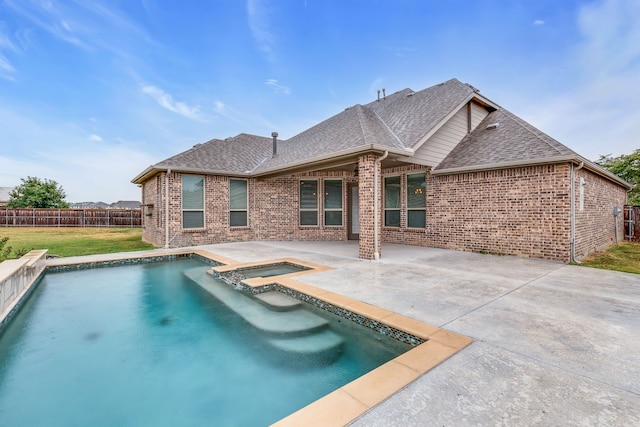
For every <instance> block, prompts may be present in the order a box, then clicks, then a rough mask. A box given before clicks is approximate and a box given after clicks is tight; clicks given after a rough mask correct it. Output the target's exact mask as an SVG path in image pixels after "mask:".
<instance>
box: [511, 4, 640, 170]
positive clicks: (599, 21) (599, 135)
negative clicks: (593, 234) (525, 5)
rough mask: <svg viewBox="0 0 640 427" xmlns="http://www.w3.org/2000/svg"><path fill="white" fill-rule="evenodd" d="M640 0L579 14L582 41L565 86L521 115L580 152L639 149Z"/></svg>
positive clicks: (591, 156) (596, 153)
mask: <svg viewBox="0 0 640 427" xmlns="http://www.w3.org/2000/svg"><path fill="white" fill-rule="evenodd" d="M638 22H640V3H638V2H637V1H635V0H606V1H604V2H600V3H597V4H592V5H588V6H584V7H583V8H582V9H581V10H580V13H579V15H578V17H577V23H578V27H579V29H580V32H581V35H582V41H581V42H580V44H578V45H577V46H575V49H574V51H573V54H572V56H571V57H570V58H569V59H568V61H567V62H568V63H570V64H573V67H571V68H568V69H567V76H565V77H564V78H565V79H566V80H567V84H566V86H567V89H566V90H565V91H564V92H562V93H557V94H555V95H554V96H551V97H549V98H547V99H543V100H541V102H543V103H544V105H541V104H540V103H537V104H532V105H531V106H530V108H531V111H529V113H528V114H525V115H523V117H526V118H527V119H528V120H530V121H531V122H532V123H533V124H534V125H536V126H537V127H539V128H541V129H543V130H544V131H545V132H547V133H549V134H550V135H551V136H553V137H554V138H556V139H558V140H559V141H560V142H562V143H564V144H565V145H568V146H569V147H570V148H572V149H573V150H575V151H577V152H578V153H579V154H582V155H583V156H585V157H587V158H589V159H590V160H596V159H597V158H598V156H599V155H600V154H613V155H619V154H623V153H625V154H626V153H630V152H631V151H633V150H634V149H636V148H638V147H640V142H639V140H638V137H637V135H640V109H638V107H637V102H638V101H637V100H638V99H639V98H640V84H638V76H640V43H638V40H640V26H638V25H637V23H638Z"/></svg>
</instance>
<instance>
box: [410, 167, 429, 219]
mask: <svg viewBox="0 0 640 427" xmlns="http://www.w3.org/2000/svg"><path fill="white" fill-rule="evenodd" d="M426 190H427V181H426V179H425V174H423V173H416V174H411V175H407V227H409V228H424V227H425V226H426V206H427V198H426V193H427V191H426Z"/></svg>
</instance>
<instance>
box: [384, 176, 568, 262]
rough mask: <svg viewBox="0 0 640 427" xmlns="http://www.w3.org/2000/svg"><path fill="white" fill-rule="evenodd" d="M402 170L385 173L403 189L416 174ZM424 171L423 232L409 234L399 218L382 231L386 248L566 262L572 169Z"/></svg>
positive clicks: (402, 218)
mask: <svg viewBox="0 0 640 427" xmlns="http://www.w3.org/2000/svg"><path fill="white" fill-rule="evenodd" d="M404 169H405V168H398V169H392V170H384V171H383V173H384V174H385V175H387V174H390V175H394V174H395V175H397V174H398V173H400V174H401V177H402V179H401V184H402V186H403V188H404V186H405V182H406V181H405V179H406V173H407V172H409V173H415V171H416V170H417V169H418V168H416V167H415V166H411V167H408V168H406V170H404ZM424 170H425V172H427V176H426V180H427V193H426V194H427V210H426V215H427V220H426V223H427V225H426V227H425V229H424V230H422V229H410V228H406V226H404V224H405V222H404V221H406V220H405V219H404V216H401V227H400V228H383V238H384V241H385V242H390V243H401V244H411V245H420V246H430V247H439V248H446V249H457V250H464V251H475V252H488V253H497V254H509V255H517V256H523V257H534V258H546V259H554V260H562V261H568V259H569V234H570V226H569V172H568V165H549V166H534V167H524V168H513V169H503V170H496V171H483V172H473V173H464V174H454V175H446V176H441V175H439V176H434V175H431V174H430V173H429V171H428V170H427V169H424ZM405 203H406V201H405V200H404V194H403V198H402V199H401V207H402V208H404V206H405ZM401 212H403V211H402V210H401Z"/></svg>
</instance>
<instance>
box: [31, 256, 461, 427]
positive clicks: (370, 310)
mask: <svg viewBox="0 0 640 427" xmlns="http://www.w3.org/2000/svg"><path fill="white" fill-rule="evenodd" d="M190 255H198V256H200V257H203V258H205V259H208V260H210V261H213V262H216V263H220V264H223V265H220V266H214V267H213V270H215V271H218V272H226V271H231V270H236V269H239V268H247V267H255V266H262V265H265V264H275V263H282V262H289V263H292V264H297V265H301V266H304V267H307V268H308V269H307V270H302V271H298V272H294V273H288V274H284V275H279V276H272V277H264V278H262V277H256V278H250V279H245V280H243V281H242V283H243V284H244V285H246V286H248V287H250V288H254V289H259V288H261V287H264V286H266V285H279V286H281V287H283V288H286V289H289V290H291V291H293V292H299V293H301V294H303V295H307V296H309V297H312V298H316V299H318V300H321V301H324V302H326V303H328V304H331V305H333V306H336V307H339V308H341V309H343V310H348V311H350V312H353V313H356V314H357V315H360V316H363V317H365V318H368V319H371V320H373V321H375V322H380V323H382V324H384V325H387V326H389V327H391V328H394V329H397V330H400V331H403V332H405V333H408V334H411V335H414V336H416V337H418V338H420V339H421V340H424V342H423V343H422V344H419V345H417V346H414V347H413V348H412V349H410V350H408V351H407V352H405V353H403V354H401V355H399V356H398V357H396V358H394V359H392V360H390V361H389V362H387V363H385V364H383V365H381V366H379V367H377V368H376V369H374V370H372V371H370V372H368V373H366V374H364V375H363V376H361V377H359V378H356V379H355V380H353V381H351V382H349V383H347V384H345V385H344V386H342V387H340V388H338V389H336V390H334V391H333V392H331V393H329V394H327V395H325V396H323V397H321V398H320V399H318V400H316V401H314V402H312V403H310V404H308V405H307V406H305V407H303V408H301V409H299V410H297V411H296V412H293V413H292V414H290V415H288V416H286V417H284V418H282V419H281V420H279V421H277V422H275V423H274V424H272V426H275V427H289V426H299V425H305V426H323V427H324V426H344V425H347V424H349V423H351V422H353V421H355V420H356V419H358V418H359V417H361V416H362V415H364V414H365V413H366V412H368V411H369V410H371V409H373V408H374V407H375V406H376V405H378V404H380V403H382V402H383V401H385V400H386V399H388V398H389V397H391V396H392V395H393V394H395V393H397V392H398V391H400V390H402V389H403V388H405V387H407V386H408V385H409V384H411V383H412V382H413V381H415V380H417V379H418V378H420V377H421V376H422V375H424V374H426V373H427V372H428V371H430V370H431V369H433V368H435V367H436V366H438V365H439V364H440V363H442V362H444V361H445V360H447V359H448V358H450V357H451V356H453V355H454V354H456V353H457V352H459V351H460V350H462V349H463V348H465V347H466V346H468V345H469V344H471V343H472V342H473V339H471V338H469V337H467V336H464V335H461V334H458V333H455V332H451V331H448V330H446V329H442V328H439V327H437V326H433V325H429V324H427V323H424V322H421V321H418V320H415V319H412V318H409V317H406V316H403V315H401V314H398V313H395V312H392V311H389V310H386V309H383V308H380V307H376V306H373V305H371V304H368V303H365V302H362V301H358V300H355V299H353V298H349V297H346V296H344V295H340V294H337V293H335V292H331V291H328V290H325V289H322V288H318V287H315V286H312V285H308V284H305V283H302V282H300V281H297V280H295V278H296V277H298V276H302V275H305V274H313V273H318V272H322V271H328V270H332V268H331V267H328V266H325V265H321V264H316V263H311V262H308V261H301V260H299V259H295V258H278V259H272V260H264V261H257V262H248V263H240V262H237V261H235V260H232V259H230V258H226V257H223V256H219V255H217V254H215V253H212V252H209V251H206V250H201V249H189V248H181V249H178V250H169V251H166V250H165V251H162V252H157V251H151V252H148V253H144V254H141V253H136V252H130V253H119V254H114V255H113V256H109V255H104V256H101V257H100V259H99V260H96V259H94V260H93V261H92V260H87V258H90V257H77V258H75V259H74V260H68V261H67V262H65V259H64V258H57V259H52V260H47V268H46V269H45V270H44V271H43V273H42V274H46V272H48V271H49V269H50V268H52V269H54V270H55V269H56V267H66V268H71V269H75V268H82V267H83V266H87V265H88V267H86V268H94V267H99V266H109V265H117V263H118V262H122V261H126V260H134V259H135V260H140V259H149V260H151V259H154V258H170V257H173V256H190ZM83 258H84V259H83ZM63 270H64V268H63ZM273 290H274V291H281V290H280V289H278V288H274V289H273Z"/></svg>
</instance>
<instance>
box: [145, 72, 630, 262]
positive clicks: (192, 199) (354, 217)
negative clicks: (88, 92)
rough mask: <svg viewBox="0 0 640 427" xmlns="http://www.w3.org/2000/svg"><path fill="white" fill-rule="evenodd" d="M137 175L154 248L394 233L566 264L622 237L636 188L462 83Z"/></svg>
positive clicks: (214, 144) (208, 146) (370, 241)
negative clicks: (631, 192) (628, 194)
mask: <svg viewBox="0 0 640 427" xmlns="http://www.w3.org/2000/svg"><path fill="white" fill-rule="evenodd" d="M132 182H134V183H135V184H138V185H140V186H141V187H142V204H143V211H144V221H143V223H144V225H143V239H144V240H145V241H147V242H150V243H152V244H154V245H156V246H164V247H170V246H190V245H201V244H212V243H221V242H235V241H262V240H325V241H334V240H335V241H343V240H348V239H357V240H359V256H360V257H361V258H364V259H377V258H378V257H379V256H381V253H382V244H383V243H387V242H388V243H400V244H408V245H419V246H428V247H438V248H448V249H457V250H465V251H483V252H490V253H500V254H510V255H517V256H523V257H535V258H545V259H552V260H560V261H565V262H566V261H571V260H579V259H581V258H582V257H584V256H585V255H587V254H589V253H590V252H593V251H595V250H598V249H601V248H604V247H606V246H608V245H609V244H611V243H612V242H614V241H616V240H618V239H622V238H623V231H622V229H623V227H622V221H623V219H622V216H620V215H619V216H614V208H617V207H620V208H621V207H622V206H623V205H624V203H625V200H626V192H627V191H628V189H629V188H630V186H629V184H628V183H626V182H625V181H623V180H621V179H620V178H618V177H617V176H615V175H613V174H611V173H609V172H608V171H606V170H604V169H602V168H600V167H599V166H598V165H596V164H594V163H593V162H590V161H588V160H587V159H585V158H583V157H581V156H580V155H578V154H577V153H575V152H574V151H572V150H570V149H569V148H567V147H565V146H564V145H562V144H560V143H559V142H558V141H556V140H554V139H553V138H551V137H549V136H548V135H545V134H544V133H542V132H541V131H539V130H538V129H536V128H534V127H533V126H531V125H530V124H528V123H526V122H525V121H524V120H522V119H520V118H519V117H517V116H515V115H513V114H512V113H510V112H508V111H507V110H505V109H503V108H502V107H500V106H498V105H497V104H495V103H494V102H492V101H491V100H489V99H487V98H485V97H484V96H483V95H481V94H480V93H479V91H478V90H477V89H475V88H473V87H472V86H470V85H468V84H463V83H461V82H459V81H458V80H456V79H452V80H449V81H447V82H444V83H441V84H438V85H436V86H433V87H430V88H427V89H424V90H422V91H419V92H413V91H412V90H410V89H404V90H402V91H399V92H396V93H394V94H392V95H389V96H384V95H383V96H382V97H380V96H379V97H378V99H377V100H375V101H373V102H371V103H369V104H366V105H359V104H358V105H354V106H352V107H349V108H347V109H345V110H344V111H342V112H341V113H339V114H337V115H335V116H333V117H331V118H329V119H327V120H325V121H323V122H321V123H319V124H317V125H315V126H313V127H311V128H309V129H307V130H305V131H304V132H302V133H300V134H298V135H296V136H294V137H292V138H290V139H288V140H278V135H277V133H275V132H274V133H273V134H272V138H268V137H261V136H256V135H249V134H240V135H238V136H236V137H233V138H227V139H225V140H219V139H212V140H211V141H208V142H206V143H203V144H197V145H195V146H194V147H193V148H191V149H189V150H187V151H185V152H183V153H180V154H177V155H175V156H173V157H170V158H168V159H166V160H163V161H161V162H159V163H157V164H155V165H152V166H149V167H148V168H147V169H145V170H144V171H142V172H141V173H140V174H139V175H138V176H136V177H135V178H134V179H133V180H132ZM616 221H617V223H618V224H617V227H616ZM616 230H618V235H617V236H616Z"/></svg>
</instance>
